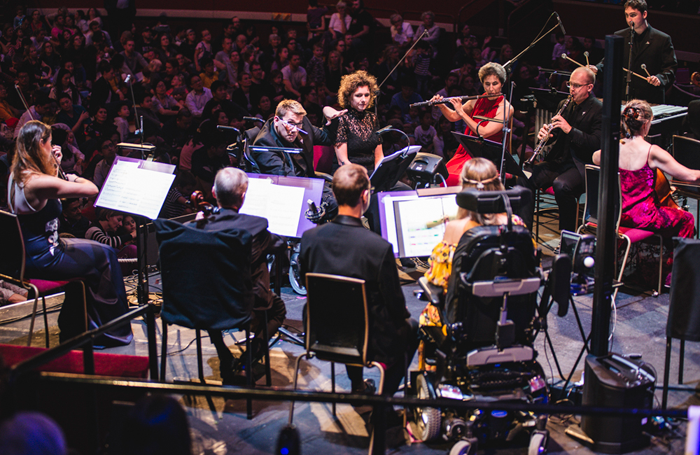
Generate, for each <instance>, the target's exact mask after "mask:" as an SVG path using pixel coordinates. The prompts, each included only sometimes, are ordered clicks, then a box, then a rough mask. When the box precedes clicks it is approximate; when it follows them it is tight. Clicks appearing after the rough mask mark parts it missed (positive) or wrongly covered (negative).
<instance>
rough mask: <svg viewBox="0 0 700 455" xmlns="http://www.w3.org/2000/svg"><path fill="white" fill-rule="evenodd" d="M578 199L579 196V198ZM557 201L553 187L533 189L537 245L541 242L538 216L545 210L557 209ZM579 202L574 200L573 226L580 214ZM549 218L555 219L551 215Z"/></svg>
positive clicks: (552, 210)
mask: <svg viewBox="0 0 700 455" xmlns="http://www.w3.org/2000/svg"><path fill="white" fill-rule="evenodd" d="M579 199H580V198H579ZM542 205H545V206H546V207H542ZM557 210H558V208H557V201H556V199H555V198H554V188H552V187H551V186H550V187H549V188H546V189H545V188H542V189H539V188H538V189H537V190H536V191H535V225H534V228H535V242H537V244H538V245H540V244H541V242H540V216H541V215H543V214H544V213H545V212H554V211H557ZM580 212H581V202H580V200H577V201H576V224H575V226H578V221H579V216H581V213H580ZM551 219H555V218H554V217H551Z"/></svg>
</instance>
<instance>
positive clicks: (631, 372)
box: [581, 353, 656, 453]
mask: <svg viewBox="0 0 700 455" xmlns="http://www.w3.org/2000/svg"><path fill="white" fill-rule="evenodd" d="M655 383H656V372H655V371H654V369H653V368H652V367H651V366H650V365H647V364H645V363H644V362H642V361H641V360H633V359H630V358H627V357H624V356H622V355H620V354H615V353H610V354H608V355H606V356H602V357H595V356H592V355H589V356H588V357H587V358H586V367H585V382H584V385H583V403H582V404H583V405H584V406H602V407H615V408H638V409H651V408H652V405H653V403H654V384H655ZM648 422H649V418H648V417H647V416H642V417H620V416H614V417H607V416H601V415H585V416H582V417H581V429H582V430H583V432H584V433H586V435H587V436H588V437H590V438H591V439H592V440H593V441H594V445H593V450H595V451H597V452H603V453H624V452H629V451H632V450H636V449H639V448H641V447H644V446H646V445H648V444H649V437H648V436H646V435H644V434H643V433H642V432H643V431H644V429H645V428H646V427H647V424H648Z"/></svg>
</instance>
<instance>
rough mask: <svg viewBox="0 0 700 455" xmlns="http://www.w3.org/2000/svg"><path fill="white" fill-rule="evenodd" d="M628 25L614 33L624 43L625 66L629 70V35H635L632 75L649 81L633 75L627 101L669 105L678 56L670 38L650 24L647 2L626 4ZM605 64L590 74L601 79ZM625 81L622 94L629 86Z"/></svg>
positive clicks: (642, 0)
mask: <svg viewBox="0 0 700 455" xmlns="http://www.w3.org/2000/svg"><path fill="white" fill-rule="evenodd" d="M625 22H627V25H628V27H627V28H624V29H622V30H618V31H616V32H615V34H616V35H617V36H622V37H623V38H624V39H625V40H624V41H625V42H624V45H623V51H622V65H623V67H624V68H627V65H628V64H629V61H630V46H629V42H630V35H632V65H631V66H632V67H631V68H629V69H630V70H632V71H633V72H635V73H637V74H639V75H641V76H644V77H645V78H646V80H644V79H642V78H640V77H637V76H635V75H632V74H631V75H630V92H629V98H628V99H627V100H628V101H629V100H631V99H635V98H636V99H642V100H645V101H648V102H649V103H656V104H663V103H665V101H666V89H668V88H669V87H670V86H671V85H673V81H674V80H675V77H676V67H677V66H678V61H677V60H676V52H675V51H674V50H673V43H672V42H671V37H670V36H668V35H667V34H666V33H664V32H662V31H660V30H657V29H655V28H654V27H652V26H651V25H649V23H648V22H647V2H646V1H645V0H627V1H626V2H625ZM603 63H604V61H601V62H600V63H598V65H597V66H591V67H590V68H591V70H593V72H595V73H597V74H601V75H602V71H603ZM642 65H644V66H645V68H646V69H645V68H644V67H642ZM626 76H627V73H626V72H625V77H623V89H622V90H623V91H622V93H625V87H626V84H627V82H626V81H627V79H626Z"/></svg>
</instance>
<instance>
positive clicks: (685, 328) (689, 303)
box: [661, 238, 700, 409]
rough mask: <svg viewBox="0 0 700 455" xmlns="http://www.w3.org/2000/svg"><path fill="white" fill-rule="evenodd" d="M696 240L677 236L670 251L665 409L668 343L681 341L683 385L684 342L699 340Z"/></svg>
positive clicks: (668, 359)
mask: <svg viewBox="0 0 700 455" xmlns="http://www.w3.org/2000/svg"><path fill="white" fill-rule="evenodd" d="M698 255H700V240H697V239H684V238H679V239H678V243H677V244H676V247H675V249H674V250H673V271H672V272H671V293H670V296H669V307H668V322H667V324H666V359H665V367H664V386H663V400H662V404H661V407H662V409H666V403H667V399H668V382H669V376H670V375H671V371H670V368H671V345H672V343H673V339H674V338H677V339H679V340H680V341H681V346H680V356H679V357H680V358H679V359H678V383H679V384H683V360H684V356H685V342H686V341H700V300H699V299H698V298H699V297H700V267H698V261H697V258H698Z"/></svg>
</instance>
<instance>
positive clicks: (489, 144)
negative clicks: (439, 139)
mask: <svg viewBox="0 0 700 455" xmlns="http://www.w3.org/2000/svg"><path fill="white" fill-rule="evenodd" d="M452 134H453V135H454V137H455V138H457V140H458V141H459V143H460V144H462V147H464V148H465V149H467V150H469V153H470V154H471V155H472V156H473V157H479V158H485V159H487V160H489V161H491V162H492V163H493V164H494V165H495V166H496V169H499V170H500V169H501V157H502V156H503V157H504V158H505V166H504V168H505V172H506V173H508V174H511V175H513V176H514V177H524V178H527V177H526V176H525V174H524V173H523V170H522V169H520V166H518V163H516V162H515V160H514V159H513V156H512V155H511V154H510V153H505V154H504V153H503V145H502V144H501V143H500V142H494V141H489V140H488V139H482V138H479V137H475V136H467V135H466V134H462V133H458V132H456V131H452Z"/></svg>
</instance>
